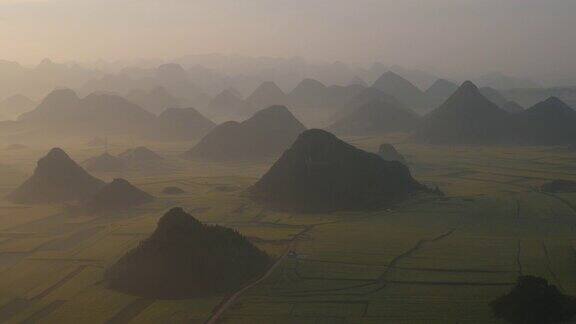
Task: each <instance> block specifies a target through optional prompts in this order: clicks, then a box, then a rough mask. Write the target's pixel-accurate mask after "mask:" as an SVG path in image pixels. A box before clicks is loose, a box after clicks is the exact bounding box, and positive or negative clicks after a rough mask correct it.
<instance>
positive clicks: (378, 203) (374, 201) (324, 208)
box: [250, 129, 424, 212]
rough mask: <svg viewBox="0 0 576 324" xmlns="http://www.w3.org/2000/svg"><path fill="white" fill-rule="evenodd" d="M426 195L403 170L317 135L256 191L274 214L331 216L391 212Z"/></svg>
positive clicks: (304, 140)
mask: <svg viewBox="0 0 576 324" xmlns="http://www.w3.org/2000/svg"><path fill="white" fill-rule="evenodd" d="M422 189H424V188H423V186H422V185H420V184H419V183H418V182H416V181H415V180H414V179H413V178H412V176H411V175H410V171H408V168H407V167H406V166H404V165H403V164H401V163H399V162H389V161H385V160H383V159H382V158H380V157H379V156H378V155H376V154H373V153H368V152H365V151H362V150H359V149H357V148H355V147H354V146H352V145H350V144H347V143H345V142H343V141H341V140H339V139H338V138H337V137H336V136H334V135H332V134H331V133H328V132H326V131H323V130H319V129H312V130H308V131H305V132H304V133H302V134H301V135H300V136H299V137H298V139H297V140H296V142H294V144H293V145H292V147H291V148H289V149H288V150H286V151H285V152H284V154H283V155H282V157H280V159H279V160H278V161H276V163H275V164H274V165H273V166H272V167H271V168H270V170H269V171H268V172H267V173H266V174H265V175H264V176H262V178H260V180H259V181H258V182H257V183H256V184H255V185H254V186H253V187H252V188H251V189H250V191H251V195H252V196H253V197H254V198H255V199H256V200H258V201H261V202H263V203H265V204H267V205H270V206H272V207H273V208H278V209H281V210H290V211H300V212H329V211H335V210H362V209H373V208H380V207H383V206H389V205H390V204H393V203H395V202H398V201H401V200H402V199H405V198H406V197H407V196H408V195H409V194H410V193H413V192H416V191H418V190H422Z"/></svg>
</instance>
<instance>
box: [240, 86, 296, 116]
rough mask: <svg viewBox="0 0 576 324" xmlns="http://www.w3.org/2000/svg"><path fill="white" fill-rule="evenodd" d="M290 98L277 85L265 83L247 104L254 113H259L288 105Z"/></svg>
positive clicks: (248, 99) (249, 98)
mask: <svg viewBox="0 0 576 324" xmlns="http://www.w3.org/2000/svg"><path fill="white" fill-rule="evenodd" d="M288 101H289V100H288V96H287V95H286V94H285V93H284V92H283V91H282V90H281V89H280V88H279V87H278V86H277V85H276V83H274V82H271V81H268V82H263V83H262V84H261V85H260V86H259V87H258V88H256V90H254V92H252V94H251V95H250V96H248V98H246V102H247V103H248V105H249V106H250V108H251V109H252V111H258V110H260V109H264V108H266V107H270V106H274V105H286V104H288Z"/></svg>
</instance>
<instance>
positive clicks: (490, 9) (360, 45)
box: [0, 0, 576, 74]
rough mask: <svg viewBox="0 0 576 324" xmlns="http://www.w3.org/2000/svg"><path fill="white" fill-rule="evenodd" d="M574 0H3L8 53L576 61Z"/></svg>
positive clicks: (0, 10) (460, 67) (19, 57)
mask: <svg viewBox="0 0 576 324" xmlns="http://www.w3.org/2000/svg"><path fill="white" fill-rule="evenodd" d="M575 16H576V0H419V1H417V0H0V58H1V59H8V60H16V61H20V62H24V63H32V62H34V63H35V62H37V61H39V60H40V59H41V58H43V57H50V58H52V59H55V60H94V59H98V58H104V59H124V58H154V57H160V58H171V57H178V56H182V55H185V54H206V53H214V52H218V53H224V54H244V55H258V56H260V55H262V56H283V57H291V56H302V57H305V58H310V59H322V60H326V61H333V60H341V61H347V62H358V63H367V62H372V61H376V60H378V61H382V62H384V63H395V64H402V65H406V66H411V67H427V68H432V69H434V70H438V71H447V72H450V71H460V72H467V71H471V72H472V71H497V70H498V71H504V72H508V73H515V74H534V73H548V72H550V73H553V72H556V71H564V72H566V71H573V72H576V35H575V34H576V19H575Z"/></svg>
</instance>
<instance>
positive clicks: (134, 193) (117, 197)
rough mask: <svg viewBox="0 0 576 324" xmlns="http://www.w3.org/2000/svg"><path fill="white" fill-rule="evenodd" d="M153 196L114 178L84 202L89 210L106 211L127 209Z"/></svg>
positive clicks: (148, 200) (145, 201)
mask: <svg viewBox="0 0 576 324" xmlns="http://www.w3.org/2000/svg"><path fill="white" fill-rule="evenodd" d="M153 199H154V198H153V197H152V196H151V195H149V194H147V193H146V192H144V191H142V190H140V189H138V188H136V187H135V186H133V185H132V184H131V183H130V182H128V181H126V180H124V179H119V178H118V179H114V180H113V181H112V182H110V183H109V184H107V185H105V186H104V187H102V189H100V190H99V191H98V192H97V193H96V194H95V195H94V196H93V197H91V198H90V199H89V200H88V201H87V202H86V203H85V208H86V209H87V210H88V211H90V212H108V211H117V210H123V209H129V208H131V207H135V206H138V205H141V204H144V203H147V202H150V201H152V200H153Z"/></svg>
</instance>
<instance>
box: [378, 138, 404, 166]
mask: <svg viewBox="0 0 576 324" xmlns="http://www.w3.org/2000/svg"><path fill="white" fill-rule="evenodd" d="M378 155H379V156H380V157H381V158H382V159H384V160H386V161H398V162H400V163H402V164H404V165H406V159H404V156H402V154H400V153H398V151H397V150H396V148H395V147H394V146H393V145H392V144H388V143H385V144H382V145H380V147H379V148H378Z"/></svg>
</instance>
